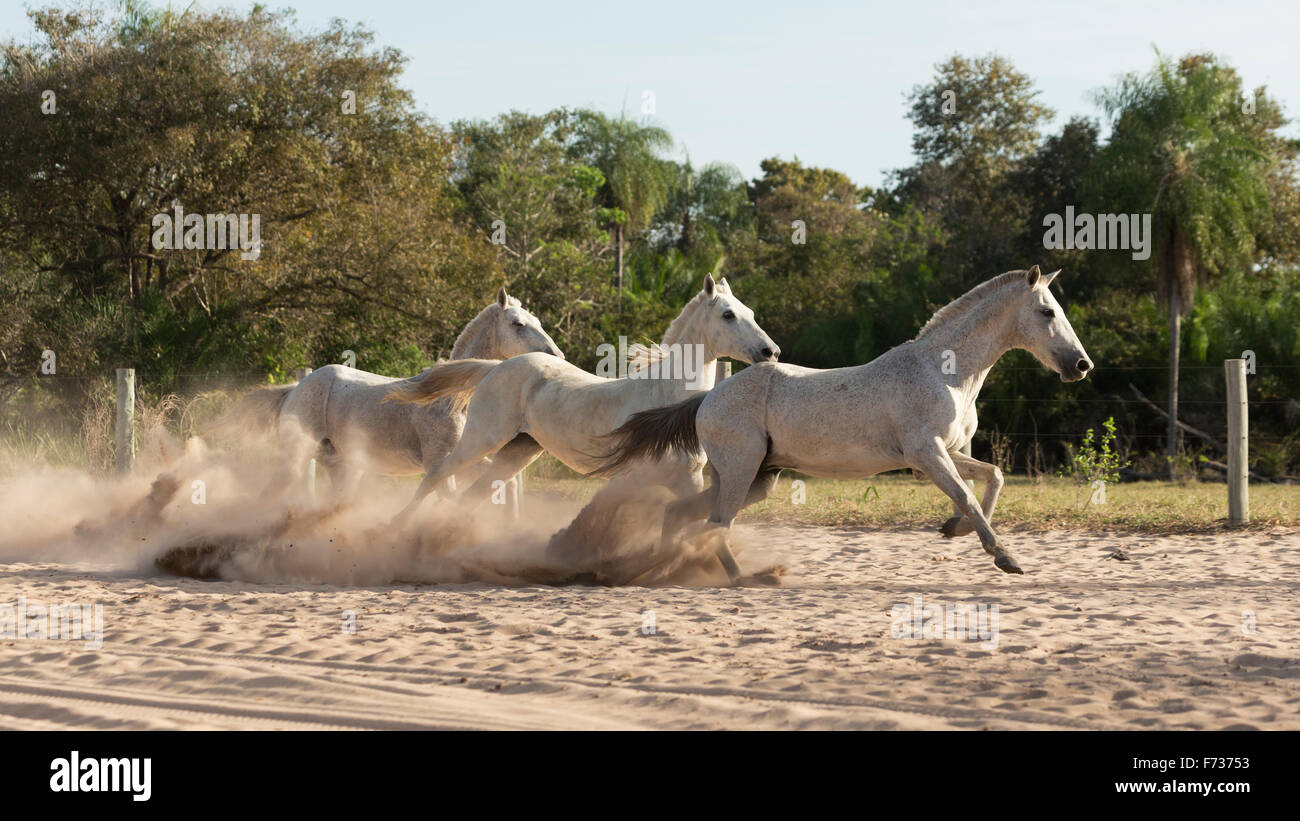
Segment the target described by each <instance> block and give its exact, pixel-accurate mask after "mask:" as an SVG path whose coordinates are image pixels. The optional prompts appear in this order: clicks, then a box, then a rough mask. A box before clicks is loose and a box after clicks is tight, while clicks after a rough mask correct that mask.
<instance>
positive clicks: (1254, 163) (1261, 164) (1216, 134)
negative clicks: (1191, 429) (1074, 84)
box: [1092, 53, 1281, 478]
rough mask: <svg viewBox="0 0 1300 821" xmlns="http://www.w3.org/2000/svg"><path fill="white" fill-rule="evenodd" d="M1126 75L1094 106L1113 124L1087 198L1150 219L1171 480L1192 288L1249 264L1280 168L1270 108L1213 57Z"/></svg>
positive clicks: (1277, 120)
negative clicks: (1164, 357)
mask: <svg viewBox="0 0 1300 821" xmlns="http://www.w3.org/2000/svg"><path fill="white" fill-rule="evenodd" d="M1157 57H1158V62H1157V64H1156V67H1155V68H1154V69H1153V70H1152V71H1150V72H1148V73H1145V74H1129V75H1127V76H1125V77H1124V78H1122V79H1121V80H1120V81H1119V83H1118V84H1117V85H1115V86H1114V87H1112V88H1109V89H1105V90H1102V91H1101V92H1099V93H1098V100H1099V102H1100V103H1101V105H1102V108H1103V109H1104V110H1105V112H1106V115H1107V117H1108V118H1109V119H1110V121H1111V124H1112V133H1111V137H1110V140H1109V141H1108V142H1107V144H1106V145H1105V146H1104V147H1103V148H1102V150H1101V151H1100V152H1099V153H1098V155H1097V158H1096V162H1095V163H1094V172H1093V182H1092V186H1093V187H1094V190H1096V191H1098V192H1099V194H1100V196H1099V197H1098V198H1097V200H1096V201H1099V202H1100V201H1104V202H1106V203H1107V204H1108V205H1109V206H1110V207H1109V208H1107V210H1108V211H1121V212H1136V213H1150V214H1151V215H1152V231H1153V233H1154V254H1153V258H1154V263H1155V266H1154V267H1155V278H1156V285H1157V291H1158V293H1159V295H1160V298H1161V299H1162V300H1163V302H1164V303H1165V304H1166V307H1167V312H1168V324H1169V424H1168V429H1167V442H1166V456H1167V461H1168V470H1169V475H1170V478H1173V477H1174V475H1175V473H1176V459H1177V456H1178V449H1179V428H1178V425H1177V420H1178V370H1179V357H1180V351H1181V347H1182V335H1181V330H1182V319H1183V316H1184V314H1186V313H1187V312H1188V311H1189V310H1190V309H1191V307H1192V305H1193V302H1194V297H1195V293H1196V288H1197V285H1198V283H1199V282H1201V281H1203V280H1204V278H1205V277H1206V276H1207V275H1209V274H1217V273H1221V272H1223V271H1226V270H1232V269H1242V268H1246V267H1248V266H1250V265H1251V263H1252V262H1253V261H1254V260H1253V257H1254V253H1255V247H1256V244H1255V240H1256V236H1257V235H1258V234H1260V233H1261V232H1263V231H1265V230H1266V229H1267V227H1268V225H1269V223H1270V221H1271V217H1272V214H1271V208H1270V203H1269V190H1268V187H1267V185H1266V179H1267V176H1268V172H1269V171H1270V168H1271V167H1273V166H1274V165H1276V163H1277V162H1278V161H1279V160H1278V158H1277V157H1276V151H1275V149H1276V140H1275V138H1273V137H1272V136H1271V135H1270V131H1271V130H1272V129H1274V128H1276V127H1278V126H1279V125H1280V124H1281V117H1280V116H1279V114H1278V110H1277V106H1276V104H1275V103H1274V102H1273V101H1272V100H1270V99H1269V98H1268V97H1266V96H1265V95H1264V94H1263V91H1262V89H1261V90H1259V91H1257V92H1256V93H1255V94H1254V95H1250V96H1247V95H1245V94H1243V90H1242V85H1241V80H1240V78H1239V77H1238V76H1237V74H1236V72H1235V71H1234V70H1233V69H1231V68H1230V67H1228V66H1226V65H1224V64H1223V63H1221V62H1220V61H1219V60H1218V59H1217V58H1215V57H1213V56H1212V55H1205V54H1195V55H1189V56H1188V57H1185V58H1183V59H1182V60H1181V61H1180V62H1178V63H1177V64H1175V63H1174V62H1173V61H1171V60H1168V59H1166V58H1164V57H1163V56H1160V55H1159V53H1157Z"/></svg>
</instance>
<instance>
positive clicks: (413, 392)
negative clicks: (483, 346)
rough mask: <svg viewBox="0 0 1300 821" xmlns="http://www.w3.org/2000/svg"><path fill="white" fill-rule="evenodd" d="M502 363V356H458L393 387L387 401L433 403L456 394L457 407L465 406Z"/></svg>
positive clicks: (454, 405)
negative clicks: (490, 357) (484, 378)
mask: <svg viewBox="0 0 1300 821" xmlns="http://www.w3.org/2000/svg"><path fill="white" fill-rule="evenodd" d="M500 364H501V360H500V359H457V360H455V361H452V362H444V363H442V364H439V365H434V366H433V367H432V368H430V369H429V370H427V371H425V372H424V373H422V374H420V375H419V376H417V377H414V378H413V379H408V380H406V381H405V382H403V383H402V384H401V385H399V386H398V387H396V388H393V389H392V390H391V391H389V392H388V395H387V396H385V397H384V401H385V402H405V403H407V404H411V405H431V404H433V403H434V402H437V401H438V400H439V399H442V398H443V397H444V396H453V397H455V398H454V399H453V402H452V406H453V408H454V409H456V410H464V409H465V407H466V406H467V405H469V400H470V398H471V396H472V394H473V393H474V389H475V388H477V387H478V383H480V382H482V381H483V377H485V376H487V375H488V372H489V371H491V370H492V369H493V368H495V367H496V366H497V365H500Z"/></svg>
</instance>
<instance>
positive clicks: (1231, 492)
mask: <svg viewBox="0 0 1300 821" xmlns="http://www.w3.org/2000/svg"><path fill="white" fill-rule="evenodd" d="M1223 372H1224V376H1225V377H1226V379H1227V384H1228V523H1229V524H1234V525H1239V524H1244V523H1246V522H1248V521H1250V484H1249V480H1250V475H1249V470H1250V467H1249V458H1248V455H1249V442H1248V438H1249V430H1250V419H1249V413H1248V406H1247V405H1246V360H1244V359H1225V360H1223Z"/></svg>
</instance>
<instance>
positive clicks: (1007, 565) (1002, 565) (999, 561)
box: [993, 556, 1025, 575]
mask: <svg viewBox="0 0 1300 821" xmlns="http://www.w3.org/2000/svg"><path fill="white" fill-rule="evenodd" d="M993 563H994V564H995V565H997V566H998V569H1000V570H1001V571H1002V572H1003V573H1019V574H1021V575H1023V574H1024V572H1025V571H1023V570H1021V569H1020V565H1019V564H1017V563H1016V560H1015V559H1013V558H1011V557H1010V556H998V557H997V558H995V559H994V560H993Z"/></svg>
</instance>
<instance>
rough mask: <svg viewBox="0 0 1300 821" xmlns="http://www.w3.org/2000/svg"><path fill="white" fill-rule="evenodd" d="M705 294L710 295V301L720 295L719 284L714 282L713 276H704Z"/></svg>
mask: <svg viewBox="0 0 1300 821" xmlns="http://www.w3.org/2000/svg"><path fill="white" fill-rule="evenodd" d="M704 293H705V294H707V295H708V297H709V299H713V297H714V296H715V295H716V294H717V293H718V283H716V282H714V281H713V274H705V275H704Z"/></svg>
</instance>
